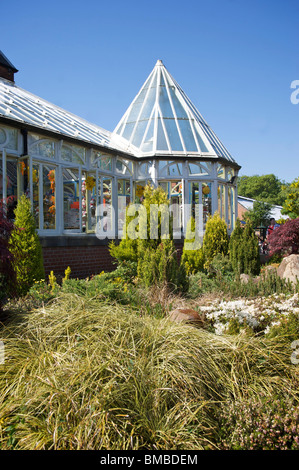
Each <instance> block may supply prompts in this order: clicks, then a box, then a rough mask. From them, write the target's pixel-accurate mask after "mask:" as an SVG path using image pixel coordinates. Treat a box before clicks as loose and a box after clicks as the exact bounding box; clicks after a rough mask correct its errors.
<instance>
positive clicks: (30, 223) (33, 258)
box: [9, 194, 45, 295]
mask: <svg viewBox="0 0 299 470" xmlns="http://www.w3.org/2000/svg"><path fill="white" fill-rule="evenodd" d="M9 249H10V251H11V253H12V255H13V261H12V267H13V270H14V272H15V276H16V290H17V294H18V295H24V294H26V293H27V292H28V290H29V289H30V287H31V286H32V285H33V284H34V281H39V280H40V279H44V278H45V272H44V266H43V255H42V248H41V245H40V241H39V238H38V234H37V232H36V228H35V221H34V217H33V214H32V212H31V203H30V200H29V199H28V198H27V197H26V196H25V195H24V194H23V195H22V196H21V198H20V199H19V200H18V204H17V207H16V209H15V222H14V229H13V230H12V232H11V236H10V239H9Z"/></svg>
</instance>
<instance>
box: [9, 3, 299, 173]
mask: <svg viewBox="0 0 299 470" xmlns="http://www.w3.org/2000/svg"><path fill="white" fill-rule="evenodd" d="M0 13H1V18H2V21H1V42H0V49H1V50H2V51H3V52H4V54H5V55H6V56H7V57H8V58H9V60H11V62H12V63H13V64H14V65H15V67H16V68H17V69H19V72H18V73H17V74H16V76H15V80H16V84H17V85H18V86H20V87H22V88H25V89H26V90H28V91H31V92H32V93H34V94H36V95H38V96H40V97H42V98H44V99H47V100H48V101H50V102H52V103H54V104H56V105H58V106H61V107H63V108H64V109H67V110H69V111H71V112H73V113H75V114H77V115H79V116H81V117H83V118H85V119H87V120H88V121H90V122H93V123H96V124H98V125H100V126H102V127H104V128H105V129H108V130H113V129H114V127H115V126H116V124H117V123H118V121H119V120H120V118H121V117H122V115H123V113H124V112H125V110H126V109H127V107H128V105H129V104H130V102H131V101H132V100H133V98H134V97H135V95H136V94H137V92H138V90H139V89H140V87H141V86H142V84H143V83H144V81H145V79H146V78H147V76H148V75H149V73H150V72H151V70H152V69H153V67H154V65H155V63H156V61H157V60H158V59H162V60H163V62H164V64H165V66H166V67H167V69H168V71H169V72H170V73H171V75H172V76H173V77H174V78H175V80H176V81H177V82H178V83H179V84H180V85H181V87H182V88H183V90H184V91H185V93H186V94H187V95H188V96H189V98H190V99H191V101H192V102H193V103H194V104H195V106H196V107H197V109H198V110H199V112H200V113H201V114H202V115H203V117H204V118H205V119H206V120H207V122H208V123H209V125H210V126H211V127H212V129H213V130H214V132H215V133H216V134H217V135H218V137H219V138H220V140H222V142H223V144H224V145H225V146H226V147H227V148H228V150H229V151H230V153H231V154H232V155H233V157H234V158H235V160H236V161H237V163H239V164H240V165H241V166H242V169H241V172H240V174H241V175H242V174H243V175H244V174H245V175H254V174H259V175H262V174H269V173H274V174H275V175H276V176H278V177H279V178H280V179H281V180H285V181H293V180H294V179H295V178H296V177H297V176H298V175H299V104H297V105H294V104H292V103H291V100H290V96H291V93H292V91H293V90H292V89H291V88H290V86H291V82H292V81H293V80H299V53H298V44H299V27H298V18H299V2H298V0H276V1H270V0H209V1H207V0H206V1H202V0H185V1H184V2H183V1H177V0H172V1H171V0H152V1H147V2H143V1H140V0H139V1H135V0H133V1H130V0H127V1H123V0H122V1H120V0H114V1H110V2H108V1H102V0H85V1H82V0H80V1H77V0H60V1H58V0H52V1H51V2H49V1H45V2H41V1H36V0H28V1H26V2H24V1H23V0H22V1H20V0H15V1H14V2H4V1H3V0H2V2H1V3H0ZM3 19H4V21H3Z"/></svg>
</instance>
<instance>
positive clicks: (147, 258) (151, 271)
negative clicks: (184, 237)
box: [138, 240, 187, 290]
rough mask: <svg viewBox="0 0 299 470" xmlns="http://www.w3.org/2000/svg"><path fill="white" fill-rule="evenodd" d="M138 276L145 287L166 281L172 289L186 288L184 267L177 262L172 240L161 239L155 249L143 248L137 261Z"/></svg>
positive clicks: (162, 283)
mask: <svg viewBox="0 0 299 470" xmlns="http://www.w3.org/2000/svg"><path fill="white" fill-rule="evenodd" d="M138 277H139V278H140V279H141V280H142V281H143V283H144V284H145V286H146V287H150V286H152V285H157V286H158V285H160V286H162V285H164V284H165V283H167V284H168V285H169V287H170V288H171V289H174V290H176V289H180V290H185V289H186V288H187V279H186V274H185V268H184V265H183V264H181V265H180V266H179V264H178V261H177V257H176V250H175V246H174V243H173V241H172V240H164V241H162V242H161V243H160V244H159V245H158V247H157V248H156V249H155V250H153V249H152V248H147V249H146V250H145V253H144V255H143V257H141V258H140V260H139V262H138Z"/></svg>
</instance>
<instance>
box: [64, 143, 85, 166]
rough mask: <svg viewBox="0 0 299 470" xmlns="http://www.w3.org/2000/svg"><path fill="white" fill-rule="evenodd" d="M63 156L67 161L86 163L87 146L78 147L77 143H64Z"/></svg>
mask: <svg viewBox="0 0 299 470" xmlns="http://www.w3.org/2000/svg"><path fill="white" fill-rule="evenodd" d="M61 158H62V160H64V161H65V162H71V163H79V164H81V165H82V164H84V163H85V148H83V147H78V146H77V145H72V146H71V145H66V144H64V145H62V148H61Z"/></svg>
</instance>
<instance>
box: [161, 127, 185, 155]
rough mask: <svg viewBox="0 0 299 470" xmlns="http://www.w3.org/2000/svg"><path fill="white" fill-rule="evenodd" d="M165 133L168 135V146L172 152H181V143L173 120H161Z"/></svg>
mask: <svg viewBox="0 0 299 470" xmlns="http://www.w3.org/2000/svg"><path fill="white" fill-rule="evenodd" d="M163 122H164V124H165V127H166V132H167V134H168V139H169V142H170V146H171V149H172V150H176V151H178V152H180V151H183V146H182V143H181V139H180V136H179V133H178V130H177V126H176V123H175V120H174V119H164V120H163Z"/></svg>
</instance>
